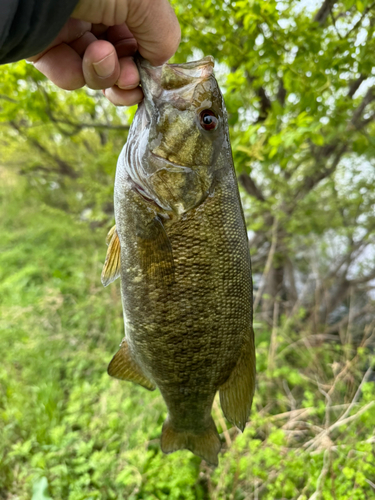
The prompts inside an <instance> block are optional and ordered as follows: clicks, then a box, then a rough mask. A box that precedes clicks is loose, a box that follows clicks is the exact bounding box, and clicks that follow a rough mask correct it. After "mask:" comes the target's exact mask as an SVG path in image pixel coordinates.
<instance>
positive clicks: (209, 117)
mask: <svg viewBox="0 0 375 500" xmlns="http://www.w3.org/2000/svg"><path fill="white" fill-rule="evenodd" d="M199 122H200V125H201V127H202V128H203V129H204V130H215V128H216V127H217V125H218V123H219V120H218V119H217V116H216V115H215V113H214V112H213V111H211V110H210V109H204V110H203V111H201V112H200V114H199Z"/></svg>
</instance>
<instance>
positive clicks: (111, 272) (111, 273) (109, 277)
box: [101, 226, 121, 286]
mask: <svg viewBox="0 0 375 500" xmlns="http://www.w3.org/2000/svg"><path fill="white" fill-rule="evenodd" d="M106 243H107V245H108V250H107V255H106V258H105V262H104V266H103V271H102V276H101V279H102V283H103V285H104V286H107V285H109V284H110V283H112V281H115V279H117V278H118V277H119V276H120V264H121V246H120V240H119V237H118V234H117V231H116V226H113V228H112V229H111V230H110V231H109V233H108V235H107V239H106Z"/></svg>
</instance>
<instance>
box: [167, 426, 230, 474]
mask: <svg viewBox="0 0 375 500" xmlns="http://www.w3.org/2000/svg"><path fill="white" fill-rule="evenodd" d="M161 449H162V451H163V452H164V453H172V452H173V451H177V450H182V449H186V450H190V451H191V452H193V453H194V455H198V457H201V458H203V459H204V460H206V462H208V463H210V464H212V465H218V463H219V461H218V457H217V456H218V453H219V451H220V449H221V443H220V438H219V434H218V432H217V429H216V426H215V423H214V421H213V419H212V417H210V422H209V425H208V428H207V429H206V431H204V432H202V433H199V434H198V433H197V434H195V433H193V432H179V431H176V430H174V429H173V427H172V425H171V422H170V419H169V417H168V418H167V420H166V421H165V422H164V425H163V430H162V434H161Z"/></svg>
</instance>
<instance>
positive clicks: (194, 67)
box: [135, 54, 214, 99]
mask: <svg viewBox="0 0 375 500" xmlns="http://www.w3.org/2000/svg"><path fill="white" fill-rule="evenodd" d="M135 63H136V65H137V68H138V71H139V75H140V80H141V86H142V90H143V93H144V95H145V98H146V99H147V98H152V97H159V96H160V95H161V93H162V92H163V91H164V90H177V91H180V92H181V91H182V90H183V88H184V87H187V90H189V89H190V88H191V87H194V88H195V86H196V85H197V84H198V83H200V82H201V81H203V80H206V79H207V78H209V77H210V76H211V75H212V74H213V68H214V59H213V57H212V56H206V57H204V58H203V59H200V60H199V61H191V62H188V63H183V64H168V63H165V64H163V65H161V66H152V65H151V64H150V63H149V62H148V61H147V60H146V59H144V58H143V57H142V56H141V55H140V54H137V55H136V56H135ZM180 92H179V93H180Z"/></svg>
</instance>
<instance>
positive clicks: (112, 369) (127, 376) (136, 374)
mask: <svg viewBox="0 0 375 500" xmlns="http://www.w3.org/2000/svg"><path fill="white" fill-rule="evenodd" d="M108 375H110V376H111V377H115V378H119V379H120V380H128V381H129V382H134V383H136V384H139V385H141V386H143V387H145V388H146V389H148V390H149V391H153V390H154V389H155V387H156V386H155V384H154V383H153V382H152V381H151V380H150V379H149V378H148V377H146V375H145V374H144V373H143V370H142V368H141V367H140V366H139V365H138V364H137V363H136V362H135V361H134V359H133V358H132V356H131V353H130V349H129V345H128V343H127V342H126V340H125V339H124V340H123V341H122V343H121V347H120V349H119V350H118V351H117V353H116V354H115V355H114V356H113V358H112V361H111V362H110V363H109V365H108Z"/></svg>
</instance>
